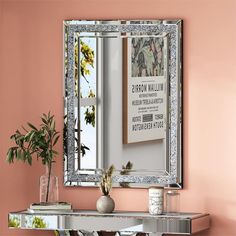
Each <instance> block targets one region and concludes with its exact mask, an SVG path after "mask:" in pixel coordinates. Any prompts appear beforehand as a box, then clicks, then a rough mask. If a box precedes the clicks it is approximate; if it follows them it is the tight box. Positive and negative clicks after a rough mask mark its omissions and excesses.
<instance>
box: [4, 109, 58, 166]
mask: <svg viewBox="0 0 236 236" xmlns="http://www.w3.org/2000/svg"><path fill="white" fill-rule="evenodd" d="M41 121H42V123H41V125H40V127H39V128H36V126H35V125H33V124H32V123H29V122H28V123H27V125H28V127H29V130H27V129H26V128H24V127H22V129H23V132H20V131H19V130H16V132H15V133H14V134H13V135H11V137H10V138H11V140H13V141H14V142H15V146H13V147H10V148H9V150H8V152H7V158H6V161H7V162H8V163H14V160H15V159H16V160H20V161H23V162H26V163H28V164H29V165H32V157H33V155H36V157H37V158H41V159H42V163H43V165H51V163H52V162H53V158H54V156H55V155H57V154H58V153H57V152H56V151H55V150H54V149H53V147H54V146H55V145H56V143H57V142H58V140H59V138H60V135H59V132H57V131H56V123H55V120H54V116H53V115H51V114H50V112H49V113H48V114H47V115H46V114H43V115H42V117H41Z"/></svg>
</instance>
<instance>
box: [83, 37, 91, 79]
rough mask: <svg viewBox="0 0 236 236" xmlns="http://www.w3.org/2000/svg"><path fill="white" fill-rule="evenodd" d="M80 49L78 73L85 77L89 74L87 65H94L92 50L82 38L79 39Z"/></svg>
mask: <svg viewBox="0 0 236 236" xmlns="http://www.w3.org/2000/svg"><path fill="white" fill-rule="evenodd" d="M80 51H81V53H82V55H83V56H82V57H81V60H80V73H81V75H82V76H83V77H84V78H85V79H86V75H90V70H89V69H88V66H92V67H93V65H94V51H93V50H92V49H91V48H90V47H89V46H88V45H87V44H85V43H84V42H83V41H82V40H80ZM87 82H88V81H87Z"/></svg>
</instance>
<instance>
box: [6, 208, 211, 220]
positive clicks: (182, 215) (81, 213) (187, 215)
mask: <svg viewBox="0 0 236 236" xmlns="http://www.w3.org/2000/svg"><path fill="white" fill-rule="evenodd" d="M10 214H16V215H51V216H60V215H68V216H70V215H71V216H78V217H115V218H122V217H124V218H139V219H147V218H178V219H195V218H199V217H203V216H206V215H209V214H204V213H191V212H179V213H172V214H170V213H163V214H161V215H151V214H149V213H148V212H136V211H114V212H112V213H106V214H101V213H99V212H97V211H94V210H78V209H74V210H72V211H65V210H23V211H17V212H11V213H10Z"/></svg>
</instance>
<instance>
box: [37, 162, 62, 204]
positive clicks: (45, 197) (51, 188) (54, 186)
mask: <svg viewBox="0 0 236 236" xmlns="http://www.w3.org/2000/svg"><path fill="white" fill-rule="evenodd" d="M52 170H53V168H51V173H50V179H49V167H48V166H46V173H45V174H44V175H42V176H41V177H40V196H39V198H40V202H41V203H55V202H58V200H59V191H58V177H57V176H55V175H54V174H53V171H52Z"/></svg>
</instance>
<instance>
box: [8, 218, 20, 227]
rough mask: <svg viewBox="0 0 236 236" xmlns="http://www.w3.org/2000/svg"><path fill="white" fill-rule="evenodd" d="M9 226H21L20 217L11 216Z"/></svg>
mask: <svg viewBox="0 0 236 236" xmlns="http://www.w3.org/2000/svg"><path fill="white" fill-rule="evenodd" d="M8 227H10V228H20V219H19V218H18V217H16V216H13V217H10V218H9V221H8Z"/></svg>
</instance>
